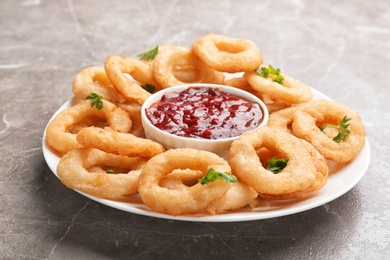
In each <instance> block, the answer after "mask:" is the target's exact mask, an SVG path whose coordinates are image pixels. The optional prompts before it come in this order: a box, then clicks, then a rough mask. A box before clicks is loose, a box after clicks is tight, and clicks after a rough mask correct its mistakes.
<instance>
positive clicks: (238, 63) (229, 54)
mask: <svg viewBox="0 0 390 260" xmlns="http://www.w3.org/2000/svg"><path fill="white" fill-rule="evenodd" d="M192 50H193V52H194V54H195V55H196V56H197V57H198V58H199V59H201V60H202V61H203V62H204V63H206V64H207V65H208V66H209V67H211V68H213V69H215V70H218V71H222V72H229V73H235V72H242V71H254V70H255V69H256V68H258V67H259V66H260V65H261V64H262V63H263V56H262V54H261V52H260V50H259V49H258V48H257V46H256V44H255V43H254V42H253V41H251V40H248V39H243V38H231V37H227V36H224V35H218V34H213V33H210V34H207V35H205V36H203V37H202V38H199V39H198V40H196V41H195V42H194V43H193V44H192Z"/></svg>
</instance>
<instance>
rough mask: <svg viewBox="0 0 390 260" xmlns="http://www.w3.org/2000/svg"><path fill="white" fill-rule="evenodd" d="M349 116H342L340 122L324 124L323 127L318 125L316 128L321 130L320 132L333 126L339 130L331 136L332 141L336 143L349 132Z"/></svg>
mask: <svg viewBox="0 0 390 260" xmlns="http://www.w3.org/2000/svg"><path fill="white" fill-rule="evenodd" d="M350 120H351V118H348V117H347V116H344V117H343V119H342V120H341V122H340V124H338V125H326V126H324V127H320V126H318V128H319V129H320V130H321V132H325V130H326V128H335V129H337V131H338V132H339V133H338V134H337V135H336V136H335V137H333V141H335V142H336V143H340V142H341V141H342V140H343V139H344V138H345V137H347V136H348V135H349V134H350V133H351V132H350V131H349V129H348V127H349V125H350V124H349V123H348V122H349V121H350Z"/></svg>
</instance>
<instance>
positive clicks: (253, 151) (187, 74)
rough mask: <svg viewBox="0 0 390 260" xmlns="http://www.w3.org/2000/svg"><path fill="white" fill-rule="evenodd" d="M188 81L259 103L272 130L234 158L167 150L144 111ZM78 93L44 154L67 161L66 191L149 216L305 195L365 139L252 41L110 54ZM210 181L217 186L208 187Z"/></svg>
mask: <svg viewBox="0 0 390 260" xmlns="http://www.w3.org/2000/svg"><path fill="white" fill-rule="evenodd" d="M184 83H215V84H223V85H228V86H232V87H236V88H240V89H243V90H245V91H247V92H250V93H252V94H253V95H256V96H257V97H259V98H260V99H262V100H263V101H264V103H265V104H266V105H267V107H268V109H269V111H270V112H271V114H270V117H269V122H268V126H266V127H263V128H260V129H255V130H251V131H247V132H245V133H243V134H242V135H241V136H240V137H239V139H238V140H236V141H234V142H233V144H232V146H231V148H230V151H229V157H228V158H221V157H220V156H218V155H216V154H213V153H211V152H206V151H201V150H196V149H189V148H177V149H170V150H166V148H164V147H163V146H162V145H161V144H159V143H157V142H154V141H152V140H148V139H146V137H145V133H144V130H143V127H142V124H141V116H140V114H141V112H140V111H141V105H142V104H143V102H144V101H145V100H146V99H147V98H148V97H149V96H150V95H151V94H152V93H155V92H157V91H159V90H161V89H164V88H169V87H171V86H175V85H179V84H184ZM72 91H73V93H74V99H73V102H72V104H73V105H72V106H71V107H70V108H68V109H66V110H64V111H62V112H60V113H59V114H57V115H56V116H55V117H54V118H53V119H52V120H51V121H50V122H49V124H48V127H47V129H46V142H47V144H48V146H49V147H50V148H51V149H52V150H53V152H54V153H56V154H57V155H58V156H60V157H61V159H60V161H59V164H58V166H57V174H58V177H59V178H60V180H61V181H62V183H63V184H64V185H66V186H67V187H69V188H72V189H76V190H79V191H82V192H85V193H88V194H90V195H93V196H96V197H99V198H105V199H110V200H122V201H123V200H126V198H128V197H129V196H139V197H140V198H141V199H142V201H143V203H144V204H145V205H146V206H148V207H149V208H150V209H151V210H152V211H155V212H159V213H163V214H169V215H197V214H202V215H204V214H220V213H223V212H229V211H236V210H240V209H242V208H255V207H257V206H258V204H259V201H261V200H286V199H302V198H305V197H308V196H310V195H311V194H313V193H314V192H316V191H318V190H320V189H321V188H322V187H324V186H325V185H326V182H327V178H328V176H329V174H330V172H329V168H328V163H329V162H330V161H333V162H335V163H348V162H350V161H351V160H353V159H354V158H355V157H356V156H357V155H358V154H359V152H360V151H361V149H362V148H363V146H364V142H365V136H366V132H365V129H364V125H363V123H362V120H361V119H360V117H359V115H358V114H357V113H356V112H355V111H353V110H351V109H350V108H347V107H345V106H343V105H341V104H339V103H337V102H335V101H330V100H313V93H312V92H311V89H310V87H309V86H307V85H305V84H304V83H302V82H300V81H298V80H297V79H294V78H293V77H291V76H288V75H286V74H284V73H282V72H281V71H280V69H278V68H274V67H272V66H271V65H265V64H263V56H262V53H261V52H260V50H259V49H258V47H257V45H256V44H255V43H254V42H253V41H251V40H249V39H244V38H232V37H228V36H224V35H216V34H212V33H211V34H207V35H205V36H203V37H201V38H199V39H198V40H196V41H195V42H194V43H193V44H192V46H191V47H183V46H156V47H155V48H153V49H151V50H149V51H146V52H143V53H140V54H139V55H138V57H125V56H118V55H112V56H109V57H107V59H106V60H105V62H104V66H103V67H99V66H92V67H88V68H85V69H82V70H81V71H80V72H79V73H78V74H77V75H76V76H75V78H74V80H73V84H72ZM209 174H210V176H211V175H213V176H214V177H215V176H217V178H216V179H212V180H208V179H207V178H209ZM221 176H222V177H221ZM205 179H206V180H207V181H204V180H205Z"/></svg>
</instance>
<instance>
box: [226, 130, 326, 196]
mask: <svg viewBox="0 0 390 260" xmlns="http://www.w3.org/2000/svg"><path fill="white" fill-rule="evenodd" d="M262 147H265V148H267V149H270V150H272V151H274V152H275V153H276V154H278V157H277V158H280V159H288V160H289V161H288V163H287V166H286V167H285V168H284V169H283V170H282V171H281V172H279V173H278V174H274V173H272V172H271V171H269V170H267V169H266V168H265V167H264V166H263V165H262V163H261V161H260V160H259V157H258V155H257V150H259V149H260V148H262ZM229 164H230V166H231V167H232V172H233V174H234V175H236V176H237V178H238V179H239V180H241V181H243V182H244V183H246V184H247V185H249V186H251V187H252V188H254V189H255V190H256V191H257V192H258V193H259V195H260V196H262V197H265V198H269V199H293V198H303V197H306V196H308V195H309V194H310V193H312V192H314V191H317V190H319V189H320V188H321V187H322V186H323V185H324V184H325V180H326V179H327V177H328V167H327V164H326V160H325V159H324V157H323V156H321V155H320V154H319V153H318V152H317V151H316V150H315V149H312V148H310V149H309V146H307V145H305V144H303V140H300V139H298V138H296V137H295V136H293V135H291V134H288V133H285V132H284V131H282V130H279V129H276V128H270V127H262V128H258V129H255V130H252V131H248V132H246V133H244V134H242V135H241V137H240V139H238V140H236V141H234V142H233V143H232V146H231V148H230V152H229Z"/></svg>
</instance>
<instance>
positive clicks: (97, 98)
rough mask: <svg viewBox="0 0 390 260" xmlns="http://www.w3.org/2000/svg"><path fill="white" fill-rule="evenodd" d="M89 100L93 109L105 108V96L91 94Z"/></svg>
mask: <svg viewBox="0 0 390 260" xmlns="http://www.w3.org/2000/svg"><path fill="white" fill-rule="evenodd" d="M87 99H90V100H91V107H94V106H96V108H97V109H99V110H101V109H102V108H103V101H102V100H103V96H102V95H99V94H96V93H93V92H91V94H89V95H88V97H87Z"/></svg>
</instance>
